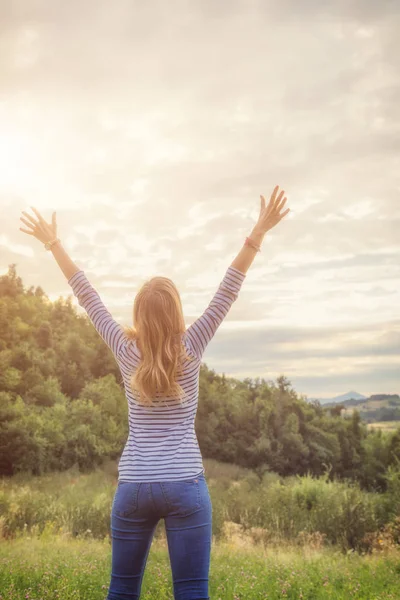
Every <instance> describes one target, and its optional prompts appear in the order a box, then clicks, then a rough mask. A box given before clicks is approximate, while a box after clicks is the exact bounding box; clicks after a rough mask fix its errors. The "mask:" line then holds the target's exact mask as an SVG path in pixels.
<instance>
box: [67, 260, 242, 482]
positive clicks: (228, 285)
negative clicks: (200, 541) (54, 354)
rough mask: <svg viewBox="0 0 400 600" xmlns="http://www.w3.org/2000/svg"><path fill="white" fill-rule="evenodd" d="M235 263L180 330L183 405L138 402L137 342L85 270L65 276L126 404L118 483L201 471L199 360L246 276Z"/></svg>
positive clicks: (162, 401) (160, 400)
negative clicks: (104, 348)
mask: <svg viewBox="0 0 400 600" xmlns="http://www.w3.org/2000/svg"><path fill="white" fill-rule="evenodd" d="M245 277H246V275H245V273H242V272H241V271H239V270H238V269H236V268H235V267H228V270H227V271H226V274H225V276H224V278H223V280H222V282H221V283H220V285H219V287H218V289H217V291H216V293H215V295H214V297H213V299H212V300H211V302H210V304H209V306H208V307H207V308H206V310H205V311H204V313H203V314H202V315H201V316H200V317H199V318H198V319H197V320H196V321H195V322H194V323H193V324H192V325H191V326H190V327H189V328H188V329H187V330H186V331H185V333H183V334H182V343H183V344H184V345H185V348H186V350H187V354H189V355H190V356H191V357H193V360H191V361H189V360H188V359H185V360H184V362H183V365H182V366H183V368H182V372H181V374H180V375H178V377H177V381H178V383H179V384H180V385H181V386H182V388H183V389H184V391H185V394H186V395H185V397H184V399H183V403H182V404H180V403H179V399H178V398H177V397H175V398H173V397H171V396H160V395H157V397H156V398H154V399H153V402H154V405H153V406H142V405H141V404H139V402H138V401H137V399H136V398H135V397H134V395H133V394H132V391H131V387H130V379H131V376H132V374H133V372H134V370H135V368H137V366H138V365H139V362H140V350H139V349H138V347H137V344H136V340H131V339H130V338H128V337H127V336H126V334H125V332H124V330H123V328H122V327H121V326H120V325H119V324H118V323H117V322H116V321H115V320H114V319H113V318H112V316H111V314H110V313H109V312H108V310H107V309H106V307H105V306H104V304H103V302H102V300H101V299H100V296H99V295H98V293H97V292H96V290H95V289H94V288H93V286H92V285H91V284H90V282H89V281H88V279H87V277H86V275H85V273H84V271H82V270H80V271H77V272H76V273H75V274H74V275H73V276H72V277H71V278H70V279H69V280H68V284H69V285H70V286H71V287H72V290H73V292H74V295H75V296H76V297H77V299H78V303H79V305H80V306H82V307H83V308H84V309H85V310H86V312H87V314H88V316H89V319H90V320H91V322H92V324H93V325H94V327H95V328H96V330H97V332H98V333H99V334H100V336H101V337H102V338H103V340H104V341H105V342H106V344H107V345H108V347H109V348H110V349H111V351H112V352H113V354H114V357H115V358H116V360H117V363H118V366H119V369H120V371H121V375H122V378H123V382H124V388H125V395H126V399H127V402H128V420H129V434H128V439H127V441H126V444H125V448H124V450H123V452H122V455H121V458H120V460H119V463H118V480H119V481H134V482H136V481H146V482H157V481H180V480H183V479H189V478H192V477H196V476H197V475H200V474H201V473H204V472H205V468H204V465H203V460H202V455H201V452H200V448H199V444H198V440H197V436H196V432H195V418H196V413H197V405H198V392H199V373H200V364H201V358H202V355H203V352H204V350H205V349H206V347H207V344H208V343H209V342H210V340H211V339H212V337H213V336H214V334H215V332H216V331H217V329H218V327H219V325H220V324H221V323H222V321H223V319H224V318H225V316H226V315H227V314H228V311H229V309H230V307H231V305H232V304H233V302H234V301H235V300H236V299H237V297H238V294H239V291H240V288H241V285H242V283H243V281H244V279H245Z"/></svg>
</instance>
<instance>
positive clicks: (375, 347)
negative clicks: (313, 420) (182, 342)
mask: <svg viewBox="0 0 400 600" xmlns="http://www.w3.org/2000/svg"><path fill="white" fill-rule="evenodd" d="M0 11H1V14H0V17H1V18H0V28H1V31H0V33H1V35H0V208H1V215H2V216H1V221H0V272H1V273H5V272H6V271H7V269H8V265H9V264H11V263H16V264H17V272H18V274H19V275H20V276H21V277H22V279H23V282H24V285H25V286H26V287H29V286H30V285H34V286H36V285H40V286H41V287H42V288H43V289H44V291H45V292H46V293H47V294H48V295H49V297H50V298H51V299H55V298H57V297H59V296H64V297H66V296H67V295H68V294H71V293H72V290H71V288H70V287H69V286H68V284H67V281H66V279H65V277H64V275H63V273H62V272H61V270H60V269H59V267H58V265H57V263H56V261H55V259H54V257H53V256H52V254H51V252H46V250H45V249H44V247H43V245H41V243H40V242H38V241H37V240H36V239H34V238H33V237H31V236H28V235H27V234H25V233H23V232H21V231H20V230H19V227H20V226H23V227H24V225H23V224H22V222H21V221H20V220H19V218H20V216H21V214H22V213H21V211H22V210H27V211H28V212H30V214H32V216H34V215H33V213H32V211H30V209H29V206H34V207H36V208H37V209H38V210H39V211H40V212H41V213H42V215H43V216H44V217H45V218H46V219H47V220H48V221H50V220H51V213H52V211H53V210H55V211H57V222H58V235H59V237H60V238H61V240H62V242H63V245H64V247H65V249H66V250H67V251H68V252H69V253H70V255H71V257H72V259H73V260H74V261H75V262H76V263H77V265H78V266H79V267H80V268H81V269H83V270H84V271H85V273H86V275H87V276H88V278H89V280H90V281H91V283H92V284H93V285H94V286H95V287H96V289H97V291H98V292H99V294H100V296H101V298H102V299H103V300H104V302H105V304H106V305H107V307H108V308H109V310H110V312H111V313H112V315H113V316H114V318H115V319H117V320H118V321H119V322H121V324H126V325H129V324H131V323H132V321H131V314H132V304H133V300H134V297H135V294H136V292H137V290H138V289H139V287H140V285H141V284H142V283H143V282H144V281H145V280H146V279H147V278H149V277H151V276H153V275H164V276H167V277H170V278H171V279H173V281H174V282H175V283H176V285H177V287H178V289H179V290H180V293H181V298H182V303H183V307H184V313H185V319H186V324H187V326H189V325H190V324H191V323H192V322H193V320H194V319H195V318H196V317H197V316H199V315H200V314H201V313H202V311H203V310H204V309H205V308H206V306H207V305H208V303H209V301H210V300H211V298H212V296H213V294H214V293H215V291H216V289H217V287H218V285H219V283H220V282H221V280H222V278H223V276H224V274H225V272H226V269H227V268H228V266H229V265H230V264H231V262H232V261H233V259H234V258H235V256H236V254H237V253H238V252H239V250H240V249H241V247H242V244H243V241H244V238H245V237H246V236H247V235H249V233H250V231H251V229H252V227H253V226H254V224H255V222H256V220H257V218H258V214H259V208H260V199H259V195H260V194H263V195H264V196H265V197H266V199H267V201H268V199H269V196H270V194H271V192H272V189H273V188H274V186H275V185H280V186H281V187H282V188H283V189H284V190H285V191H286V195H287V198H288V200H287V203H286V207H289V208H290V209H291V212H290V213H289V215H288V216H287V217H285V218H284V220H283V221H282V222H281V223H279V224H278V225H277V226H276V228H274V229H273V230H272V231H271V232H270V233H269V234H267V236H266V238H265V240H264V244H263V247H262V252H261V253H258V254H257V255H256V257H255V260H254V262H253V265H252V266H251V267H250V269H249V271H248V273H247V276H246V279H245V281H244V283H243V286H242V290H241V293H240V295H239V298H238V300H237V301H236V302H235V303H234V305H233V306H232V308H231V311H230V312H229V314H228V316H227V318H226V320H225V321H224V323H223V324H222V325H221V327H220V330H219V331H218V333H217V334H216V336H215V338H214V339H213V341H212V342H211V344H210V345H209V346H208V348H207V350H206V352H205V354H204V356H203V360H204V362H205V363H207V365H208V366H209V367H210V368H212V369H214V370H215V371H216V372H218V373H225V374H226V376H229V377H237V378H240V379H243V378H245V377H254V378H255V377H264V378H265V379H267V380H271V379H272V380H275V379H276V377H278V376H279V375H280V374H285V375H286V377H288V379H289V380H290V381H291V383H292V385H293V387H294V389H295V390H296V391H297V392H298V393H299V394H304V395H306V396H308V397H315V396H317V397H322V398H325V397H331V396H335V395H338V394H342V393H345V392H347V391H349V390H356V391H357V392H359V393H362V394H365V395H369V394H373V393H381V392H382V393H399V392H400V316H399V306H400V235H399V231H400V199H399V190H400V77H399V72H400V70H399V69H400V59H399V57H400V42H399V36H398V32H399V30H400V2H398V1H394V2H390V1H388V0H387V1H385V0H380V2H377V1H376V0H363V1H361V0H359V1H353V2H351V1H344V0H343V1H337V2H335V1H332V2H320V1H317V0H302V2H298V1H296V0H286V1H282V0H279V1H278V0H275V1H266V0H258V1H252V0H240V1H239V0H229V1H228V0H201V1H200V0H199V1H194V0H185V1H175V0H172V1H171V2H164V1H161V0H160V1H156V0H147V1H146V2H138V1H133V0H118V1H117V2H114V3H111V2H106V1H105V0H96V1H94V0H86V1H85V2H80V1H79V2H78V1H77V0H74V1H71V0H69V1H68V2H64V1H61V0H53V1H52V2H48V1H39V0H24V1H21V0H13V1H12V2H11V0H3V2H2V3H1V8H0ZM286 207H285V208H286ZM75 303H76V305H77V302H76V300H75ZM77 310H78V312H81V311H82V310H83V309H81V308H80V307H78V305H77Z"/></svg>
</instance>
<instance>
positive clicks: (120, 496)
mask: <svg viewBox="0 0 400 600" xmlns="http://www.w3.org/2000/svg"><path fill="white" fill-rule="evenodd" d="M139 486H140V482H138V481H118V486H117V489H116V492H115V495H114V501H113V505H112V512H114V514H116V515H118V516H119V517H129V516H131V515H133V513H134V512H136V510H137V508H138V495H139Z"/></svg>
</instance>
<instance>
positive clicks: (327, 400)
mask: <svg viewBox="0 0 400 600" xmlns="http://www.w3.org/2000/svg"><path fill="white" fill-rule="evenodd" d="M366 398H367V396H364V395H363V394H359V393H358V392H347V393H346V394H342V395H341V396H334V397H333V398H310V400H319V402H320V404H323V405H324V406H325V405H326V404H338V403H339V402H340V403H341V404H342V403H343V402H346V401H347V400H366Z"/></svg>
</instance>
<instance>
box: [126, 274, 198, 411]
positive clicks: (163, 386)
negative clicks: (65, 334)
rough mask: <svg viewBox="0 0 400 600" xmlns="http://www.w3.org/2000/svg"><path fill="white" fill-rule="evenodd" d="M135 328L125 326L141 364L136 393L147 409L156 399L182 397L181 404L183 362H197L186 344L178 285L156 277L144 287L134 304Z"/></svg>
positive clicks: (133, 384) (133, 383) (136, 375)
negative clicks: (137, 351)
mask: <svg viewBox="0 0 400 600" xmlns="http://www.w3.org/2000/svg"><path fill="white" fill-rule="evenodd" d="M133 322H134V324H135V326H134V327H126V326H123V329H124V331H125V333H126V335H127V336H128V337H129V338H130V339H131V340H136V344H137V347H138V349H139V350H140V354H141V361H140V364H139V366H138V367H137V369H136V370H135V373H134V374H133V375H132V377H131V379H130V384H131V388H132V393H133V394H134V395H135V392H136V394H137V395H138V401H139V403H140V404H142V405H143V406H152V405H153V398H155V397H156V396H157V395H158V394H162V395H163V396H178V398H179V400H180V402H181V404H182V401H183V397H184V396H185V391H184V389H183V388H182V386H181V385H180V384H179V383H178V382H177V381H176V377H177V375H178V374H179V373H181V368H182V362H183V361H184V360H185V359H186V360H194V358H193V357H192V356H189V355H188V354H187V351H186V348H185V345H184V344H183V343H182V334H183V333H185V331H186V326H185V320H184V317H183V311H182V302H181V299H180V296H179V292H178V290H177V288H176V286H175V284H174V283H173V282H172V281H171V279H168V277H152V278H151V279H149V280H148V281H145V283H144V284H143V285H142V287H141V288H140V290H139V291H138V293H137V294H136V297H135V301H134V303H133Z"/></svg>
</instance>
